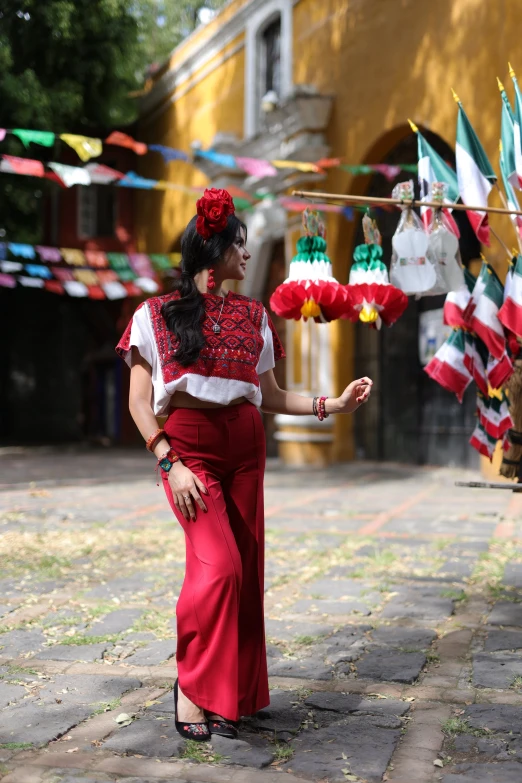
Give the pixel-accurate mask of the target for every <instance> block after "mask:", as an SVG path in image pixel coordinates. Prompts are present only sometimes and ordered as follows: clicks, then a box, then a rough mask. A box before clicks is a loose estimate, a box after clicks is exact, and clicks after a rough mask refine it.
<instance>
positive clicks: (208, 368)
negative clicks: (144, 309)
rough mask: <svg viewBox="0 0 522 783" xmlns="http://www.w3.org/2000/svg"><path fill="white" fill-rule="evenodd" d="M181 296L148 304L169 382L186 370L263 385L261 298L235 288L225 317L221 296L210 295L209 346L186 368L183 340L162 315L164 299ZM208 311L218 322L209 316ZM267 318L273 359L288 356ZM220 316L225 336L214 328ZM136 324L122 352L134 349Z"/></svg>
mask: <svg viewBox="0 0 522 783" xmlns="http://www.w3.org/2000/svg"><path fill="white" fill-rule="evenodd" d="M178 296H179V294H178V293H177V292H176V293H174V294H166V295H164V296H155V297H152V298H151V299H148V300H147V302H146V304H148V307H149V312H150V316H151V323H152V329H153V332H154V338H155V341H156V347H157V351H158V358H159V363H160V367H161V372H162V376H163V382H164V383H165V385H166V384H169V383H172V382H173V381H176V380H178V379H179V378H181V377H182V376H183V375H186V374H187V373H193V374H196V375H203V376H204V377H207V378H209V377H216V378H224V379H228V380H234V381H242V382H244V383H249V384H252V385H254V386H257V387H258V386H259V377H258V375H257V372H256V367H257V364H258V362H259V357H260V355H261V351H262V350H263V346H264V340H263V337H262V335H261V325H262V322H263V314H264V312H265V309H264V307H263V305H262V304H261V302H258V301H256V300H255V299H250V298H249V297H247V296H242V295H241V294H234V293H232V292H230V293H229V294H228V296H227V297H226V299H225V302H224V304H223V310H222V312H221V315H220V311H221V299H220V298H218V297H214V296H206V297H205V312H206V317H205V319H204V321H203V324H202V331H203V336H204V338H205V346H204V347H203V349H202V351H201V353H200V355H199V358H198V360H197V361H196V362H194V363H193V364H191V365H190V366H189V367H182V366H181V365H180V364H178V362H177V361H176V348H177V345H178V340H177V339H176V338H175V337H174V335H173V334H172V333H171V332H169V330H168V329H167V325H166V323H165V320H164V318H163V316H162V314H161V308H162V305H163V304H164V302H167V301H169V300H171V299H173V298H178ZM144 304H145V303H144ZM141 306H142V305H140V307H141ZM138 309H139V308H138ZM209 315H210V316H211V318H213V319H214V321H212V320H211V318H209V317H208V316H209ZM267 317H268V324H269V327H270V329H271V331H272V336H273V343H274V357H275V359H281V358H283V357H284V356H285V353H284V350H283V346H282V344H281V341H280V340H279V337H278V335H277V332H276V330H275V328H274V325H273V324H272V321H271V319H270V316H268V313H267ZM218 318H219V325H220V326H221V332H220V334H215V333H214V332H213V331H212V326H213V325H214V322H216V321H218ZM131 328H132V320H131V322H130V323H129V325H128V326H127V329H126V330H125V332H124V333H123V336H122V338H121V340H120V342H119V343H118V346H117V349H116V350H117V352H118V354H119V355H120V356H122V355H123V356H124V355H125V353H126V352H127V351H128V350H129V349H130V333H131Z"/></svg>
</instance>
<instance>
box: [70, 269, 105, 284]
mask: <svg viewBox="0 0 522 783" xmlns="http://www.w3.org/2000/svg"><path fill="white" fill-rule="evenodd" d="M73 275H74V279H75V280H78V282H79V283H83V284H84V285H98V283H99V280H98V276H97V274H96V272H93V271H92V270H91V269H75V270H74V272H73Z"/></svg>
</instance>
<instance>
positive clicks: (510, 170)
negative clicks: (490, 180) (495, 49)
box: [498, 80, 522, 237]
mask: <svg viewBox="0 0 522 783" xmlns="http://www.w3.org/2000/svg"><path fill="white" fill-rule="evenodd" d="M498 86H499V89H500V95H501V98H502V114H501V118H500V145H499V150H500V155H499V164H500V173H501V175H502V184H503V185H504V190H505V192H506V200H507V203H508V207H509V209H515V210H520V206H519V203H518V199H517V197H516V194H515V191H514V189H513V188H514V187H518V177H517V172H516V162H515V143H514V132H515V131H514V117H513V112H512V110H511V104H510V103H509V100H508V97H507V95H506V91H505V90H504V85H503V84H502V82H501V81H500V80H499V81H498ZM510 218H511V220H512V221H513V223H514V225H515V228H516V230H517V232H518V235H519V236H520V237H522V215H510Z"/></svg>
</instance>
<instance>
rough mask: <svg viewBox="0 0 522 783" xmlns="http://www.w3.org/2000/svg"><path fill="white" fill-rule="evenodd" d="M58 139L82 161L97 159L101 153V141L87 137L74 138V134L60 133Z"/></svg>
mask: <svg viewBox="0 0 522 783" xmlns="http://www.w3.org/2000/svg"><path fill="white" fill-rule="evenodd" d="M60 138H61V139H62V141H65V143H66V144H68V145H69V147H72V148H73V150H74V151H75V152H76V153H77V155H78V157H79V158H81V159H82V160H83V161H86V160H89V159H90V158H97V157H98V155H101V154H102V152H103V145H102V140H101V139H93V138H91V137H89V136H76V134H74V133H61V134H60Z"/></svg>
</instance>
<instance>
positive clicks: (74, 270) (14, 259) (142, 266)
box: [0, 242, 181, 300]
mask: <svg viewBox="0 0 522 783" xmlns="http://www.w3.org/2000/svg"><path fill="white" fill-rule="evenodd" d="M180 262H181V255H180V254H179V253H150V254H146V253H105V252H102V251H100V250H79V249H77V248H66V247H61V248H58V247H49V246H47V245H28V244H23V243H19V242H0V287H2V288H16V287H17V286H22V287H24V288H38V289H42V290H45V291H49V292H51V293H54V294H61V295H63V294H68V295H69V296H72V297H81V298H85V297H88V298H89V299H111V300H113V299H124V298H125V297H128V296H131V297H134V296H143V295H148V296H150V295H152V294H157V293H159V292H160V291H161V289H162V282H163V279H164V278H165V277H166V276H173V275H174V276H175V275H176V274H178V270H177V267H179V264H180Z"/></svg>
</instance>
